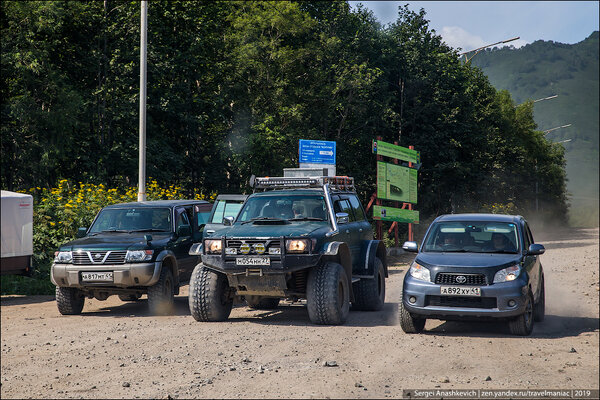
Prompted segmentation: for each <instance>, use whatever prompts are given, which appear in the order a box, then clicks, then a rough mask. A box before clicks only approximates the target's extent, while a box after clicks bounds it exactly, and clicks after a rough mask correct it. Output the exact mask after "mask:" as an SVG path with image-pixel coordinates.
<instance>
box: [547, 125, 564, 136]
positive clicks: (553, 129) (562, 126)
mask: <svg viewBox="0 0 600 400" xmlns="http://www.w3.org/2000/svg"><path fill="white" fill-rule="evenodd" d="M569 126H571V124H567V125H561V126H557V127H556V128H551V129H546V130H545V131H544V135H547V134H549V133H550V132H552V131H555V130H557V129H561V128H567V127H569Z"/></svg>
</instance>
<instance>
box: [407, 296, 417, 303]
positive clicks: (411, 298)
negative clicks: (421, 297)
mask: <svg viewBox="0 0 600 400" xmlns="http://www.w3.org/2000/svg"><path fill="white" fill-rule="evenodd" d="M408 302H409V303H411V304H415V303H416V302H417V298H416V297H415V296H410V297H409V298H408Z"/></svg>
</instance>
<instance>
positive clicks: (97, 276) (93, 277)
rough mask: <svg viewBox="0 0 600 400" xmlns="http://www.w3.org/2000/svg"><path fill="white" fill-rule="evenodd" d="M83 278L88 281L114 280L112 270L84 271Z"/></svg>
mask: <svg viewBox="0 0 600 400" xmlns="http://www.w3.org/2000/svg"><path fill="white" fill-rule="evenodd" d="M81 280H82V281H86V282H92V281H93V282H112V281H113V273H112V272H82V273H81Z"/></svg>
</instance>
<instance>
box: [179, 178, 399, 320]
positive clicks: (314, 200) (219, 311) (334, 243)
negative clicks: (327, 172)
mask: <svg viewBox="0 0 600 400" xmlns="http://www.w3.org/2000/svg"><path fill="white" fill-rule="evenodd" d="M254 187H255V190H256V189H264V191H263V192H255V193H254V194H252V195H250V196H249V197H248V199H247V200H246V202H245V203H244V205H243V207H242V209H241V210H240V213H239V214H238V216H237V219H235V221H234V219H233V218H225V225H228V226H227V227H226V228H225V229H222V230H220V231H219V230H217V231H216V232H215V233H214V234H213V235H212V236H211V237H210V238H206V237H205V238H204V240H203V242H202V243H196V244H194V245H193V246H192V249H191V250H190V253H192V254H198V255H201V257H202V263H200V264H198V265H197V266H196V268H195V269H194V272H193V274H192V278H191V280H190V291H189V304H190V311H191V313H192V316H193V317H194V318H195V319H196V320H197V321H222V320H225V319H227V318H228V317H229V313H230V311H231V307H232V304H233V301H234V300H235V298H236V297H237V298H238V299H240V300H241V298H242V297H243V298H244V299H245V300H246V302H247V303H248V305H249V306H250V307H253V308H258V309H270V308H274V307H277V305H278V303H279V301H280V299H282V298H288V299H291V300H298V299H306V302H307V308H308V314H309V317H310V319H311V321H312V322H314V323H317V324H342V323H344V321H345V320H346V318H347V316H348V311H349V308H350V303H351V304H352V308H353V309H357V310H379V309H381V308H382V307H383V304H384V300H385V277H387V266H386V250H385V246H384V244H383V243H382V242H380V241H377V240H373V231H372V229H371V224H370V223H369V222H368V221H367V219H366V215H365V212H364V209H363V207H362V206H361V204H360V202H359V200H358V198H357V196H356V193H355V192H354V184H353V179H352V178H347V177H301V178H285V177H283V178H256V179H255V181H254Z"/></svg>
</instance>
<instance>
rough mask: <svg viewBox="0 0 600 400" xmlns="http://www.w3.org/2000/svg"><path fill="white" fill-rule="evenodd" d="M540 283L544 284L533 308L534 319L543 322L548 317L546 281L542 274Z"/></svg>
mask: <svg viewBox="0 0 600 400" xmlns="http://www.w3.org/2000/svg"><path fill="white" fill-rule="evenodd" d="M540 285H542V288H541V289H540V297H539V299H538V301H537V303H535V307H534V308H533V320H534V321H535V322H542V321H543V320H544V318H545V317H546V283H545V282H544V275H542V280H541V282H540Z"/></svg>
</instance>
